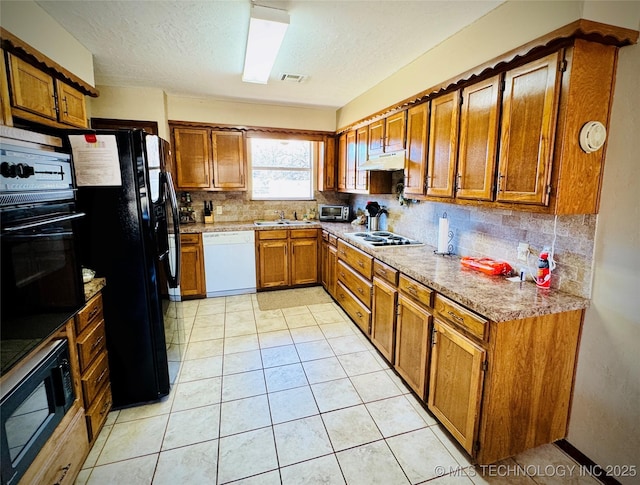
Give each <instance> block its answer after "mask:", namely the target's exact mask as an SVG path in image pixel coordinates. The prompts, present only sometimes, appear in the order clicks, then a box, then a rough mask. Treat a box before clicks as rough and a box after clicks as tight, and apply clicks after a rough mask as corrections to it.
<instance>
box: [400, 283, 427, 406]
mask: <svg viewBox="0 0 640 485" xmlns="http://www.w3.org/2000/svg"><path fill="white" fill-rule="evenodd" d="M431 318H432V317H431V314H430V313H429V312H428V311H427V310H426V309H425V308H423V307H421V306H419V305H417V304H415V303H414V302H413V301H411V300H410V299H409V298H407V297H405V296H403V295H399V296H398V319H397V327H396V355H395V362H394V366H395V369H396V371H398V374H400V376H401V377H402V378H403V379H404V380H405V382H406V383H407V384H408V385H409V386H410V387H411V389H413V390H414V391H415V393H416V394H417V395H418V397H420V399H424V398H425V395H426V389H427V362H428V359H429V344H430V342H429V337H430V326H431Z"/></svg>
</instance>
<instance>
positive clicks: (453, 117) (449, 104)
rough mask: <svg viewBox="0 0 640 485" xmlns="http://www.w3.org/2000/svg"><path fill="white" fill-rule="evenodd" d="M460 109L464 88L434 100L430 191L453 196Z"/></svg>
mask: <svg viewBox="0 0 640 485" xmlns="http://www.w3.org/2000/svg"><path fill="white" fill-rule="evenodd" d="M459 110H460V91H458V90H456V91H453V92H451V93H448V94H445V95H443V96H439V97H437V98H435V99H433V100H432V101H431V120H430V125H429V153H428V159H427V195H431V196H435V197H453V189H454V179H455V169H456V154H457V149H458V112H459Z"/></svg>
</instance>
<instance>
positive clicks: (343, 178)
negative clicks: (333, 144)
mask: <svg viewBox="0 0 640 485" xmlns="http://www.w3.org/2000/svg"><path fill="white" fill-rule="evenodd" d="M347 176H348V166H347V134H346V133H343V134H342V135H340V138H338V180H337V185H338V190H340V191H345V190H347Z"/></svg>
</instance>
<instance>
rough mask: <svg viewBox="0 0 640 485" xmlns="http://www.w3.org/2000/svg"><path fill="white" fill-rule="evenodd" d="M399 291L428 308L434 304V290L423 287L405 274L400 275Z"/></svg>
mask: <svg viewBox="0 0 640 485" xmlns="http://www.w3.org/2000/svg"><path fill="white" fill-rule="evenodd" d="M398 289H399V290H400V292H401V293H404V294H405V295H407V296H408V297H409V298H412V299H413V300H415V301H416V302H418V303H422V304H423V305H426V306H428V307H430V306H431V305H432V303H433V290H432V289H431V288H429V287H428V286H425V285H423V284H422V283H418V282H417V281H415V280H412V279H411V278H408V277H406V276H405V275H403V274H401V275H400V279H399V281H398Z"/></svg>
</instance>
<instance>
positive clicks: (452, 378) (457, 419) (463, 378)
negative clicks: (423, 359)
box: [428, 319, 486, 455]
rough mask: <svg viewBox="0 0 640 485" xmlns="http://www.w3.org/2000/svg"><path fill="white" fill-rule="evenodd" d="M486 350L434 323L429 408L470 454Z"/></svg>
mask: <svg viewBox="0 0 640 485" xmlns="http://www.w3.org/2000/svg"><path fill="white" fill-rule="evenodd" d="M485 356H486V352H485V350H484V349H482V348H481V347H480V346H478V345H476V344H475V343H474V342H472V341H471V340H469V339H468V338H467V337H465V336H463V335H462V334H460V333H458V332H457V331H455V330H454V329H453V328H451V327H450V326H449V325H447V324H445V323H444V322H441V321H440V320H437V319H436V321H435V323H434V334H433V348H432V351H431V366H430V369H431V375H430V383H429V401H428V406H429V410H430V411H431V412H432V413H433V414H434V415H435V416H436V417H437V418H438V420H439V421H440V422H441V423H442V424H443V425H444V426H445V427H446V428H447V429H448V430H449V431H450V432H451V434H452V435H453V436H454V437H455V438H456V439H457V440H458V442H459V443H460V444H461V445H462V447H463V448H464V449H465V450H467V452H468V453H469V454H472V455H473V441H474V436H475V432H476V429H477V424H478V414H479V409H480V397H481V395H482V382H483V379H482V378H483V375H484V373H483V370H482V366H483V363H484V361H485Z"/></svg>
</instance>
